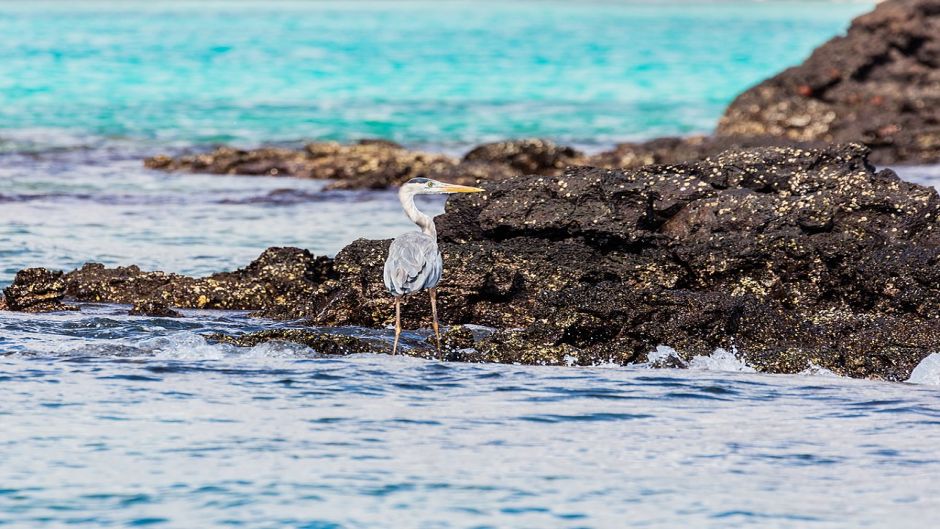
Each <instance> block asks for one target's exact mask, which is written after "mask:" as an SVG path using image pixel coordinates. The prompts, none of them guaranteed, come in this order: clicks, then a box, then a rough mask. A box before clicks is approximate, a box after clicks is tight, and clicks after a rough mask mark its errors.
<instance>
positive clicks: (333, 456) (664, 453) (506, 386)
mask: <svg viewBox="0 0 940 529" xmlns="http://www.w3.org/2000/svg"><path fill="white" fill-rule="evenodd" d="M125 308H126V307H125ZM189 314H190V315H191V318H189V319H187V320H182V321H172V320H164V319H155V318H137V317H127V316H123V315H121V311H120V310H119V308H116V307H107V306H104V307H101V306H98V307H86V313H85V314H83V315H75V314H68V315H53V316H39V317H14V316H4V315H0V318H2V321H3V323H4V325H6V326H7V328H8V329H9V332H10V336H11V337H12V339H13V340H14V341H16V342H20V343H24V344H28V345H27V348H28V349H29V350H31V351H32V352H31V353H28V354H27V353H20V354H17V355H14V356H10V357H6V358H4V357H0V423H2V425H3V428H2V430H0V454H2V456H0V457H2V468H3V472H2V473H0V524H3V525H5V526H9V527H14V528H17V529H19V528H27V527H65V526H75V525H77V526H80V527H133V526H139V525H154V526H156V527H180V528H190V527H200V528H208V527H251V528H272V529H274V528H277V529H282V528H327V527H330V528H332V527H349V528H373V527H426V528H438V527H439V528H449V527H460V528H471V527H474V528H482V527H493V528H497V527H498V528H505V527H519V528H542V527H558V528H583V527H603V528H619V527H661V528H673V527H683V528H686V527H688V528H712V527H714V528H729V527H754V528H761V529H768V528H807V527H813V528H852V529H855V528H860V527H875V528H880V527H892V528H902V529H903V528H925V527H931V526H932V525H931V524H933V523H934V522H935V520H936V519H937V515H938V514H940V481H938V480H937V479H936V476H937V473H938V472H940V453H938V451H937V446H938V443H940V391H937V388H929V387H919V386H913V385H905V384H885V383H875V382H870V381H856V380H847V379H840V378H832V377H829V376H825V373H822V374H821V375H800V376H767V375H756V374H753V373H746V372H741V370H742V369H744V366H742V365H740V364H739V363H736V362H734V361H727V360H725V361H718V360H716V359H713V358H706V357H702V358H701V359H699V360H698V361H697V362H694V368H693V369H690V370H668V369H649V368H646V367H642V366H638V367H635V368H614V367H598V368H580V369H570V368H545V367H522V366H501V365H485V364H445V363H438V362H430V361H425V360H417V359H411V358H403V357H395V358H393V357H389V356H387V355H356V356H352V357H347V358H328V357H317V356H316V354H315V353H314V352H313V351H310V350H307V349H304V348H301V347H291V346H287V345H277V344H275V345H263V346H258V347H255V348H251V349H237V348H232V347H223V346H212V345H207V344H206V343H205V342H204V341H203V340H202V338H200V337H199V336H198V334H197V333H201V332H206V331H209V330H227V331H232V330H235V329H240V328H246V327H247V328H257V327H260V326H262V325H271V324H270V323H267V324H266V323H264V322H258V321H246V320H245V319H244V316H242V315H238V314H225V313H202V314H196V313H193V312H190V313H189ZM53 325H54V328H55V329H56V330H55V331H53V332H49V331H48V329H49V328H50V327H51V326H53ZM347 332H348V331H347Z"/></svg>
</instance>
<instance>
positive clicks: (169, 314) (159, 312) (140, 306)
mask: <svg viewBox="0 0 940 529" xmlns="http://www.w3.org/2000/svg"><path fill="white" fill-rule="evenodd" d="M128 314H129V315H131V316H154V317H157V318H182V317H183V315H182V314H180V313H179V312H177V311H175V310H173V309H171V308H170V307H168V306H167V305H166V303H160V302H159V301H154V300H144V301H138V302H137V303H134V306H133V307H131V310H130V312H128Z"/></svg>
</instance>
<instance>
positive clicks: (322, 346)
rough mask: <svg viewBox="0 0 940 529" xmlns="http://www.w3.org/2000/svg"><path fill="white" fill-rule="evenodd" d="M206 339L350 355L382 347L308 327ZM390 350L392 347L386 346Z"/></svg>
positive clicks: (233, 343) (207, 337) (224, 335)
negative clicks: (288, 345) (296, 346)
mask: <svg viewBox="0 0 940 529" xmlns="http://www.w3.org/2000/svg"><path fill="white" fill-rule="evenodd" d="M206 339H208V340H210V341H213V342H218V343H227V344H231V345H237V346H239V347H254V346H256V345H259V344H262V343H267V342H291V343H298V344H301V345H305V346H307V347H309V348H311V349H313V350H314V351H316V352H318V353H320V354H325V355H348V354H353V353H366V352H371V351H375V350H376V349H377V348H382V346H381V345H378V342H374V341H366V340H362V339H360V338H356V337H354V336H345V335H340V334H328V333H323V332H317V331H310V330H307V329H269V330H265V331H258V332H252V333H245V334H240V335H237V336H232V335H227V334H211V335H208V336H206ZM385 348H387V349H388V350H389V351H390V350H391V347H388V346H387V344H386V347H385Z"/></svg>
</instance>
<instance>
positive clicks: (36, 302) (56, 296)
mask: <svg viewBox="0 0 940 529" xmlns="http://www.w3.org/2000/svg"><path fill="white" fill-rule="evenodd" d="M66 285H67V283H66V281H65V277H64V274H63V273H62V272H59V271H52V270H46V269H44V268H26V269H24V270H20V271H19V272H17V274H16V277H15V278H14V280H13V283H12V284H11V285H10V286H8V287H7V288H5V289H3V298H2V299H0V310H12V311H17V312H56V311H61V310H77V308H76V307H74V306H72V305H66V304H65V303H63V302H62V300H63V299H64V298H65V289H66Z"/></svg>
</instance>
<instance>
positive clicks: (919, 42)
mask: <svg viewBox="0 0 940 529" xmlns="http://www.w3.org/2000/svg"><path fill="white" fill-rule="evenodd" d="M718 135H721V136H724V135H734V136H774V137H779V138H787V139H791V140H796V141H823V142H846V141H859V142H863V143H865V144H866V145H868V146H870V147H871V148H872V149H873V152H872V160H873V161H874V162H875V163H879V164H889V163H902V162H903V163H928V162H930V163H933V162H937V161H940V1H937V0H887V1H885V2H882V3H880V4H879V5H878V7H876V8H875V10H874V11H872V12H871V13H868V14H866V15H863V16H860V17H858V18H857V19H855V20H854V21H853V23H852V25H851V27H850V28H849V30H848V33H847V34H846V35H845V36H840V37H836V38H834V39H832V40H830V41H829V42H827V43H826V44H824V45H823V46H821V47H819V48H818V49H816V50H815V51H814V52H813V54H812V55H811V56H810V57H809V59H807V60H806V61H805V62H804V63H803V64H801V65H799V66H796V67H793V68H789V69H787V70H785V71H783V72H781V73H780V74H778V75H776V76H774V77H772V78H770V79H768V80H766V81H764V82H762V83H760V84H758V85H757V86H755V87H754V88H751V89H750V90H747V91H746V92H744V93H743V94H741V95H740V96H738V97H737V99H735V101H734V102H733V103H732V104H731V105H730V106H729V107H728V109H727V111H726V112H725V115H724V117H723V118H722V119H721V122H720V124H719V126H718Z"/></svg>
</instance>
